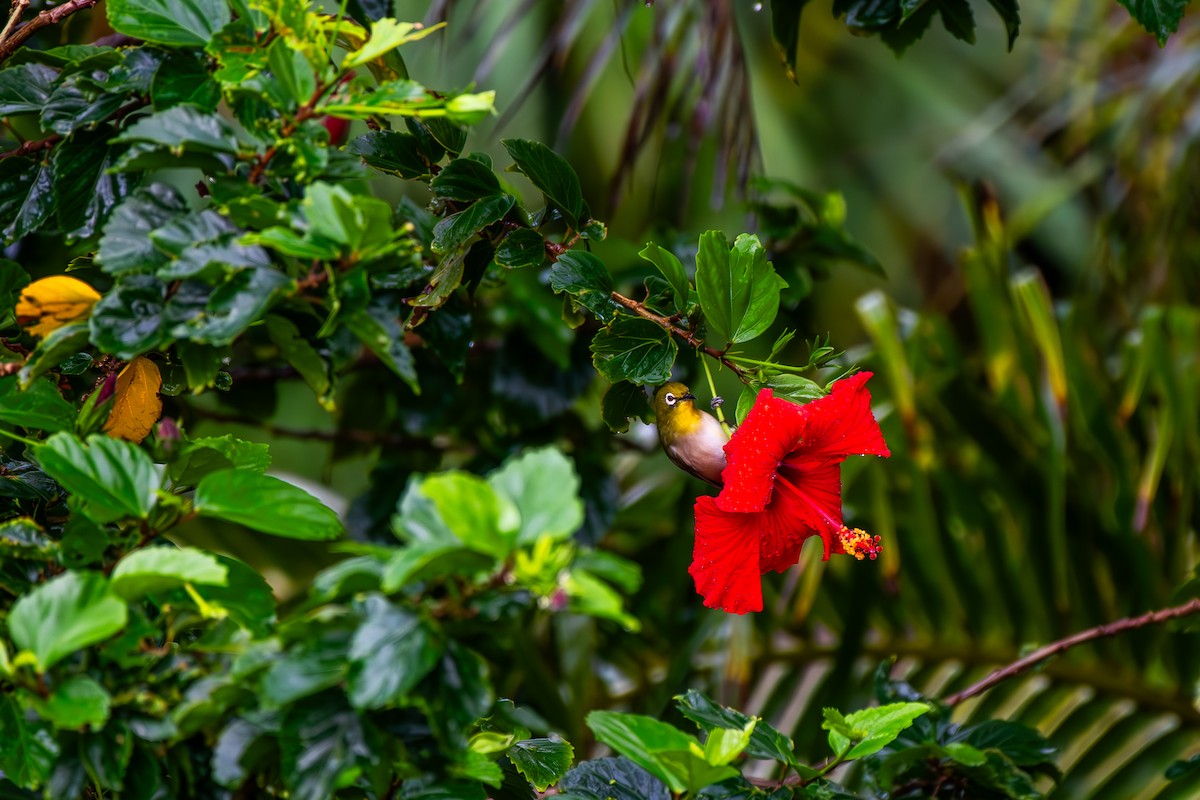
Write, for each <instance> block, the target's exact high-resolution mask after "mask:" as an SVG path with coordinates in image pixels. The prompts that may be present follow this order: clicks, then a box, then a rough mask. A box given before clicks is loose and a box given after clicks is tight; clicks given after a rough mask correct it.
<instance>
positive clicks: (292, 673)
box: [262, 632, 349, 707]
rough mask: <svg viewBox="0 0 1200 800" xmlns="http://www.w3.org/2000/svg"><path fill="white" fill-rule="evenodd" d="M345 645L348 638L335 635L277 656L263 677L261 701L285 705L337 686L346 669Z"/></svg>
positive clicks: (332, 634)
mask: <svg viewBox="0 0 1200 800" xmlns="http://www.w3.org/2000/svg"><path fill="white" fill-rule="evenodd" d="M348 645H349V640H348V637H347V636H346V635H344V634H342V633H341V632H336V633H331V634H328V635H326V636H324V637H322V638H320V639H315V640H313V641H308V642H305V643H303V644H301V645H300V646H299V647H297V648H294V649H292V650H290V651H288V652H286V653H284V654H283V655H281V656H280V657H279V658H278V659H276V660H275V661H274V663H272V664H271V666H270V667H269V668H268V669H267V671H266V673H264V674H263V678H262V697H263V699H264V700H265V701H266V705H267V706H268V707H270V706H285V705H289V704H292V703H295V702H296V701H297V700H300V699H302V698H305V697H311V696H312V695H314V694H316V693H317V692H320V691H322V690H324V689H328V688H329V687H331V686H336V685H337V684H339V683H341V682H342V681H343V680H344V679H345V677H346V670H347V669H348V668H349V663H348V662H347V661H346V655H347V650H346V648H347V646H348Z"/></svg>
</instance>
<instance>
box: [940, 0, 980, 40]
mask: <svg viewBox="0 0 1200 800" xmlns="http://www.w3.org/2000/svg"><path fill="white" fill-rule="evenodd" d="M937 7H938V13H939V14H941V17H942V27H944V28H945V29H946V31H947V32H948V33H949V34H950V35H951V36H953V37H954V38H955V39H958V40H960V41H963V42H966V43H967V44H975V14H974V12H972V11H971V4H970V3H969V2H967V0H938V4H937Z"/></svg>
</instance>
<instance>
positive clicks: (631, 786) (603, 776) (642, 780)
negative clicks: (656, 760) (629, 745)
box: [558, 757, 671, 800]
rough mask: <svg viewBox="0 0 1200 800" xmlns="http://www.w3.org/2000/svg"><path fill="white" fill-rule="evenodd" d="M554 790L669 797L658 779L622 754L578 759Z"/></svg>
mask: <svg viewBox="0 0 1200 800" xmlns="http://www.w3.org/2000/svg"><path fill="white" fill-rule="evenodd" d="M558 790H559V792H560V793H561V792H568V793H569V794H568V796H569V797H570V798H582V799H583V800H671V793H670V791H669V790H668V789H667V787H666V786H664V785H663V783H662V781H660V780H658V779H657V778H655V777H654V776H653V775H651V774H650V773H649V772H647V771H646V770H644V769H642V768H641V767H639V766H638V765H637V764H635V763H633V762H632V761H630V760H629V759H627V758H624V757H617V758H597V759H593V760H591V761H583V762H580V764H579V765H578V766H577V767H575V768H574V769H572V770H571V771H570V772H568V773H567V774H566V776H564V777H563V779H562V781H561V782H559V784H558Z"/></svg>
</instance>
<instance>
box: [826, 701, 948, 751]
mask: <svg viewBox="0 0 1200 800" xmlns="http://www.w3.org/2000/svg"><path fill="white" fill-rule="evenodd" d="M825 711H826V721H825V723H824V724H823V725H822V726H821V727H823V728H826V729H828V730H829V746H830V748H832V749H833V752H835V753H841V752H842V751H844V750H845V749H846V747H847V746H849V744H850V742H851V741H852V740H853V741H856V742H857V744H855V745H854V747H853V748H851V749H850V752H849V753H847V755H846V758H847V759H854V758H862V757H864V756H869V755H871V754H872V753H878V752H879V751H880V750H882V749H883V748H885V747H887V746H888V745H889V744H891V743H892V742H893V741H894V740H895V739H896V737H897V736H899V735H900V732H901V731H903V730H904V729H905V728H907V727H908V726H910V725H912V724H913V720H915V719H916V718H917V717H919V716H921V715H922V714H925V713H926V712H928V711H929V706H928V705H927V704H925V703H892V704H890V705H886V706H878V707H877V708H864V709H863V710H862V711H855V712H854V713H853V714H848V715H846V716H845V717H844V718H840V719H839V717H841V715H840V714H837V716H836V717H831V716H830V714H829V712H834V713H835V714H836V710H835V709H825Z"/></svg>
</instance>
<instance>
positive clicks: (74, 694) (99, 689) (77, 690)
mask: <svg viewBox="0 0 1200 800" xmlns="http://www.w3.org/2000/svg"><path fill="white" fill-rule="evenodd" d="M111 706H112V697H111V696H110V695H109V693H108V692H107V691H105V690H104V687H103V686H101V685H100V684H98V683H96V681H95V680H93V679H92V678H89V677H87V676H86V675H72V676H71V677H70V678H68V679H67V680H65V681H63V682H62V683H61V684H59V685H58V686H56V687H54V691H53V692H51V693H50V696H49V697H47V698H45V699H44V700H38V701H36V702H35V703H34V708H35V709H36V710H37V713H38V716H40V717H41V718H42V719H44V720H47V721H48V722H50V723H52V724H53V725H54V727H56V728H74V729H79V728H82V727H84V726H90V727H92V728H95V729H99V728H103V727H104V723H105V722H107V721H108V713H109V709H110V708H111Z"/></svg>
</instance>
